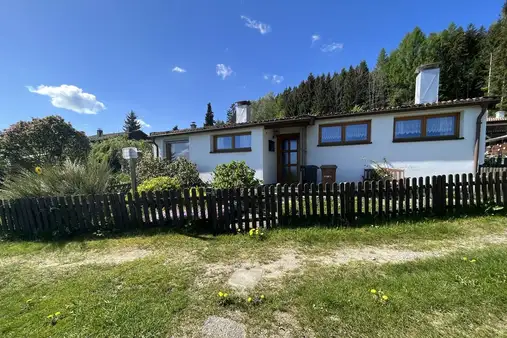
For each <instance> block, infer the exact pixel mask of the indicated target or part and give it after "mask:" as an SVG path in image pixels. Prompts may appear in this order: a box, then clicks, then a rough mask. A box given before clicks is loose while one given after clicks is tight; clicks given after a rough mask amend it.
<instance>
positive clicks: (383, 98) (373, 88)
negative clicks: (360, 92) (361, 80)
mask: <svg viewBox="0 0 507 338" xmlns="http://www.w3.org/2000/svg"><path fill="white" fill-rule="evenodd" d="M387 62H388V56H387V52H386V50H385V49H384V48H382V49H381V50H380V53H379V55H378V57H377V64H376V65H375V69H374V70H373V72H371V73H370V80H369V83H368V87H369V91H368V92H369V108H370V109H375V108H381V107H385V106H387V102H388V95H389V93H388V83H387V75H386V65H387Z"/></svg>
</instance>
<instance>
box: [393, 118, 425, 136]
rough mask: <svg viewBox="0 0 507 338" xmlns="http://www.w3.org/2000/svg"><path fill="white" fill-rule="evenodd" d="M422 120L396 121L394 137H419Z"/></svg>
mask: <svg viewBox="0 0 507 338" xmlns="http://www.w3.org/2000/svg"><path fill="white" fill-rule="evenodd" d="M421 126H422V120H402V121H396V128H395V134H394V136H395V138H410V137H421V136H422V135H421Z"/></svg>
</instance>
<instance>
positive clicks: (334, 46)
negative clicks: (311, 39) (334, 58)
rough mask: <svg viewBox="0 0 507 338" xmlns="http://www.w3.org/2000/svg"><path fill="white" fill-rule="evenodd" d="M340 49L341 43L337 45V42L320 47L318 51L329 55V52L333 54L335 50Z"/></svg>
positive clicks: (341, 47)
mask: <svg viewBox="0 0 507 338" xmlns="http://www.w3.org/2000/svg"><path fill="white" fill-rule="evenodd" d="M342 49H343V43H338V42H332V43H330V44H329V45H322V47H320V50H321V51H323V52H324V53H330V52H334V51H335V50H342Z"/></svg>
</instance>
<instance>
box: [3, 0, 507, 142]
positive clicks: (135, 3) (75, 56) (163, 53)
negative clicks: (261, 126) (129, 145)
mask: <svg viewBox="0 0 507 338" xmlns="http://www.w3.org/2000/svg"><path fill="white" fill-rule="evenodd" d="M423 4H424V6H423ZM502 4H503V0H487V1H476V0H445V1H442V0H426V1H425V2H414V1H406V0H389V1H388V0H385V1H376V0H354V1H345V0H343V1H338V0H335V1H331V0H327V1H287V0H285V1H281V0H271V1H265V0H227V1H210V0H199V1H196V0H178V1H174V0H159V1H157V0H144V1H141V0H87V1H77V0H71V1H69V0H45V1H39V0H30V1H28V0H16V1H13V0H0V129H3V128H6V127H8V126H9V125H10V124H12V123H15V122H17V121H19V120H28V119H30V118H31V117H41V116H47V115H51V114H58V115H61V116H63V117H64V118H65V119H66V120H68V121H70V122H71V123H72V124H73V125H74V126H75V127H76V129H79V130H84V131H85V132H86V133H87V134H94V133H95V131H96V129H97V128H99V127H100V128H102V129H104V131H105V132H114V131H119V130H121V127H122V124H123V119H124V117H125V114H126V113H127V112H128V111H129V110H131V109H133V110H134V111H135V112H137V114H138V116H139V117H140V118H141V119H142V120H143V121H144V122H145V123H146V124H147V125H149V127H148V126H145V127H144V130H145V131H146V132H148V133H149V132H152V131H162V130H168V129H171V128H172V127H173V126H174V125H179V127H180V128H184V127H188V126H189V124H190V122H191V121H196V122H197V123H198V124H199V125H201V124H202V123H203V120H204V114H205V112H206V104H207V102H211V103H212V106H213V110H214V112H215V117H216V118H220V119H225V111H226V109H227V108H228V106H229V105H230V104H231V103H232V102H235V101H239V100H245V99H256V98H258V97H260V96H262V95H264V94H265V93H267V92H269V91H274V92H279V91H282V90H283V89H284V88H285V87H287V86H293V85H297V84H299V82H300V81H301V80H303V79H305V78H306V77H307V75H308V73H309V72H313V73H314V74H319V73H322V72H333V71H339V70H340V69H341V68H342V67H348V66H349V65H350V64H353V65H356V64H357V63H359V62H360V60H362V59H366V61H367V62H368V65H369V66H370V67H373V66H374V64H375V59H376V57H377V54H378V52H379V50H380V49H381V48H382V47H385V48H386V49H387V50H388V51H389V50H392V49H394V48H396V46H397V45H398V43H399V42H400V40H401V38H402V37H403V36H404V35H405V34H406V33H407V32H409V31H411V30H412V29H413V28H414V27H415V26H416V25H417V26H419V27H421V28H422V29H423V31H424V32H426V33H429V32H432V31H439V30H442V29H444V28H445V27H447V26H448V25H449V23H450V22H451V21H454V22H455V23H456V24H458V25H467V24H468V23H473V24H475V25H477V26H479V25H486V26H489V24H490V23H492V22H493V21H494V20H496V19H497V18H498V15H499V13H500V9H501V6H502ZM312 40H314V41H313V42H312ZM175 67H179V68H175ZM178 70H179V71H178ZM64 85H66V86H64Z"/></svg>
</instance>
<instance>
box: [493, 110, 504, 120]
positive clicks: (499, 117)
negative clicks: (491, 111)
mask: <svg viewBox="0 0 507 338" xmlns="http://www.w3.org/2000/svg"><path fill="white" fill-rule="evenodd" d="M495 117H496V118H497V119H503V118H505V112H504V111H501V110H500V111H497V112H496V113H495Z"/></svg>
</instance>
